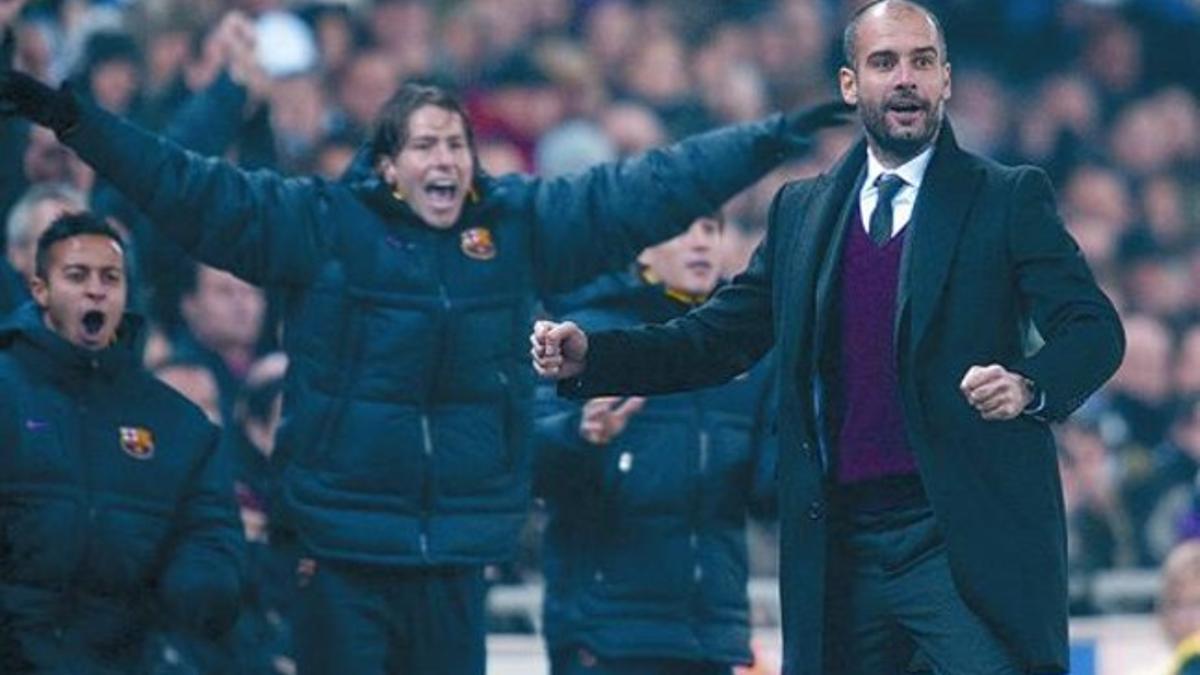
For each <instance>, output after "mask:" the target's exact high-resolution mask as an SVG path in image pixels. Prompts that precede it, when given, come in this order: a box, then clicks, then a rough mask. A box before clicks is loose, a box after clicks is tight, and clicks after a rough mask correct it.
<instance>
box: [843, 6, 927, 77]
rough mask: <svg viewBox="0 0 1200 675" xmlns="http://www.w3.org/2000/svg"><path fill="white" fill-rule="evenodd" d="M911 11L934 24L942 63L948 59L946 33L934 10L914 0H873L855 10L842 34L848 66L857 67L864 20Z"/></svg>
mask: <svg viewBox="0 0 1200 675" xmlns="http://www.w3.org/2000/svg"><path fill="white" fill-rule="evenodd" d="M909 13H916V14H919V15H920V16H923V17H924V18H925V20H927V21H928V22H929V23H930V25H932V26H933V31H934V33H935V34H936V35H937V47H938V54H940V55H941V57H942V63H945V62H946V61H948V60H949V56H948V54H947V53H946V34H945V33H944V32H942V23H941V22H940V21H938V18H937V17H936V16H934V14H933V12H931V11H929V10H928V9H926V8H925V7H923V6H922V5H920V4H918V3H915V2H912V0H871V2H868V3H866V4H865V5H863V6H862V7H859V8H858V10H857V11H855V12H854V16H852V17H850V23H848V24H846V30H845V32H844V33H843V34H842V58H843V59H845V61H846V67H847V68H850V69H854V68H855V67H856V61H857V59H858V29H859V26H860V25H861V24H862V22H863V21H864V20H867V19H869V18H876V17H883V16H888V17H899V16H902V15H904V14H909Z"/></svg>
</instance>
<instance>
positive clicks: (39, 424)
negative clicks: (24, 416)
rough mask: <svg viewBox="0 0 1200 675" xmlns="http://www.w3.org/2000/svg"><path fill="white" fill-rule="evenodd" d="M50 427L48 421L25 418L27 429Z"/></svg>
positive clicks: (34, 429) (37, 429)
mask: <svg viewBox="0 0 1200 675" xmlns="http://www.w3.org/2000/svg"><path fill="white" fill-rule="evenodd" d="M49 427H50V423H49V422H43V421H41V420H25V428H26V429H27V430H29V431H41V430H42V429H47V428H49Z"/></svg>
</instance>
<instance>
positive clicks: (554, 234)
mask: <svg viewBox="0 0 1200 675" xmlns="http://www.w3.org/2000/svg"><path fill="white" fill-rule="evenodd" d="M797 147H799V146H798V139H796V138H794V137H793V136H792V135H791V134H790V133H789V132H788V131H787V128H786V124H785V122H784V118H783V116H782V115H774V116H772V117H768V118H766V119H765V120H763V121H760V122H754V123H748V124H742V125H737V126H731V127H725V128H721V129H717V130H715V131H710V132H707V133H704V134H700V135H697V136H694V137H691V138H689V139H686V140H684V141H682V142H680V143H677V144H675V145H672V146H669V147H666V148H658V149H654V150H651V151H649V152H646V153H644V154H642V155H638V156H636V157H633V158H630V159H627V160H623V161H620V162H615V163H609V164H602V165H599V166H596V167H593V168H591V169H589V170H587V171H585V172H583V173H580V174H576V175H572V176H564V177H560V178H554V179H547V180H537V179H533V180H532V185H531V186H530V187H531V191H530V193H531V195H532V201H531V204H530V206H529V208H530V209H531V215H530V217H531V218H532V220H533V223H534V231H533V234H532V236H533V246H534V269H535V270H537V274H538V281H539V287H540V290H541V291H542V292H543V293H544V294H549V293H559V292H562V291H566V290H569V289H571V288H574V287H576V286H579V285H581V284H582V283H584V282H586V281H588V280H590V279H591V278H593V277H595V276H597V275H598V274H601V273H603V272H608V271H614V270H616V269H618V268H620V267H621V266H623V265H625V264H628V263H629V262H630V261H632V260H633V258H634V257H635V256H636V255H637V254H638V253H639V252H640V251H641V250H642V249H644V248H646V247H647V246H651V245H653V244H656V243H658V242H661V241H665V240H667V239H670V238H671V237H674V236H675V235H677V234H679V233H681V232H683V231H684V230H686V229H687V227H688V226H689V225H690V224H691V222H692V221H693V220H695V219H696V218H698V217H700V216H703V215H705V214H709V213H713V212H714V211H716V210H717V209H718V208H720V206H721V205H722V204H724V203H725V201H726V200H728V199H729V198H730V197H732V196H733V195H734V194H736V193H737V192H738V191H740V190H742V189H743V188H745V187H747V186H749V185H750V184H751V183H753V182H754V181H756V180H758V179H759V178H760V177H761V176H762V175H763V174H765V173H766V172H767V171H769V170H770V169H772V168H773V167H775V166H776V165H777V164H779V163H780V162H782V161H783V160H784V159H786V158H787V157H788V156H789V154H790V153H792V152H794V150H795V148H797Z"/></svg>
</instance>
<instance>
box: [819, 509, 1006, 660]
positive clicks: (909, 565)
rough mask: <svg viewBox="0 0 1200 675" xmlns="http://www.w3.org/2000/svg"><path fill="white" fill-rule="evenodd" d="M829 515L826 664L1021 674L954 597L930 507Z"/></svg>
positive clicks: (956, 596) (961, 601) (969, 612)
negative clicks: (832, 523)
mask: <svg viewBox="0 0 1200 675" xmlns="http://www.w3.org/2000/svg"><path fill="white" fill-rule="evenodd" d="M835 517H836V521H835V522H836V528H835V531H834V533H833V536H832V539H831V541H830V555H831V556H832V557H831V559H830V565H829V569H830V578H829V579H828V586H827V595H826V617H827V620H826V628H825V655H826V659H827V667H826V672H828V673H838V674H839V675H843V674H844V675H899V674H901V673H907V672H930V671H932V672H934V673H937V674H938V675H942V674H945V675H976V674H979V675H983V674H985V673H986V674H988V675H992V674H995V675H1014V674H1016V673H1021V672H1022V671H1021V670H1020V669H1019V668H1018V666H1017V664H1016V663H1015V661H1014V659H1013V656H1012V655H1011V652H1010V650H1009V649H1008V648H1006V647H1005V646H1004V645H1003V644H1002V643H1001V642H1000V641H999V640H998V639H997V638H996V636H995V635H994V633H992V631H991V630H990V629H989V628H988V627H987V626H986V625H984V624H983V622H982V621H980V619H979V618H978V617H976V616H975V614H974V613H973V612H971V610H970V608H968V607H967V606H966V604H965V603H964V602H963V600H962V598H961V597H959V594H958V591H957V590H956V589H955V586H954V582H953V580H952V579H951V576H950V566H949V563H948V561H947V558H946V551H945V548H944V546H943V544H942V536H941V534H940V532H939V531H938V527H937V523H936V522H935V520H934V517H933V512H932V511H931V510H930V507H929V506H928V505H925V504H922V505H918V506H906V507H902V508H896V509H893V510H889V511H883V512H878V513H841V514H838V515H837V516H835ZM1012 592H1014V593H1019V592H1021V589H1012Z"/></svg>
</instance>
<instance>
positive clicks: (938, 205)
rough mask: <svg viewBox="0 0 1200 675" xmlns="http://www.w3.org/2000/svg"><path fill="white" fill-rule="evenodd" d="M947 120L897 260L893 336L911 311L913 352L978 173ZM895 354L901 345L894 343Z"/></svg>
mask: <svg viewBox="0 0 1200 675" xmlns="http://www.w3.org/2000/svg"><path fill="white" fill-rule="evenodd" d="M966 158H967V155H966V154H965V153H964V152H963V151H962V150H960V149H959V147H958V144H957V143H956V142H955V140H954V132H953V131H952V130H951V129H950V124H949V123H948V122H947V123H945V124H944V125H943V126H942V130H941V133H940V135H939V138H938V144H937V149H936V150H935V151H934V154H933V159H932V160H931V161H930V163H929V169H928V170H927V173H926V174H925V179H924V180H923V181H922V183H921V192H920V194H919V195H918V196H917V203H916V205H915V206H914V208H913V215H912V220H911V221H910V223H911V225H912V229H911V230H910V231H909V233H908V237H909V239H908V243H907V245H906V246H905V247H904V249H905V250H904V257H903V259H902V260H901V264H900V287H899V292H898V293H897V307H896V337H897V338H899V337H900V336H901V335H902V332H901V330H900V328H901V325H902V323H901V322H902V321H903V320H904V316H905V315H906V313H909V314H911V324H910V326H909V328H910V332H909V336H910V340H909V343H908V348H909V350H911V351H915V350H916V348H917V345H919V344H920V341H921V338H922V337H923V336H924V335H925V331H926V330H927V329H928V328H929V322H930V320H931V319H932V317H933V314H934V310H935V309H936V308H937V304H938V301H939V299H940V298H941V294H942V290H943V288H944V287H945V284H946V276H947V274H948V273H949V271H950V263H951V261H952V260H953V259H954V253H955V250H956V249H957V246H958V239H959V235H960V234H961V233H962V229H963V227H964V226H965V224H966V219H967V216H968V215H969V212H970V209H971V204H972V202H973V200H974V194H975V190H976V189H977V188H978V187H979V173H978V172H977V171H972V170H971V166H970V163H969V162H967V161H966ZM896 348H897V352H896V353H897V355H899V354H903V353H904V352H902V351H900V350H901V349H903V348H904V346H903V345H901V344H899V342H898V341H897V343H896Z"/></svg>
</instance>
